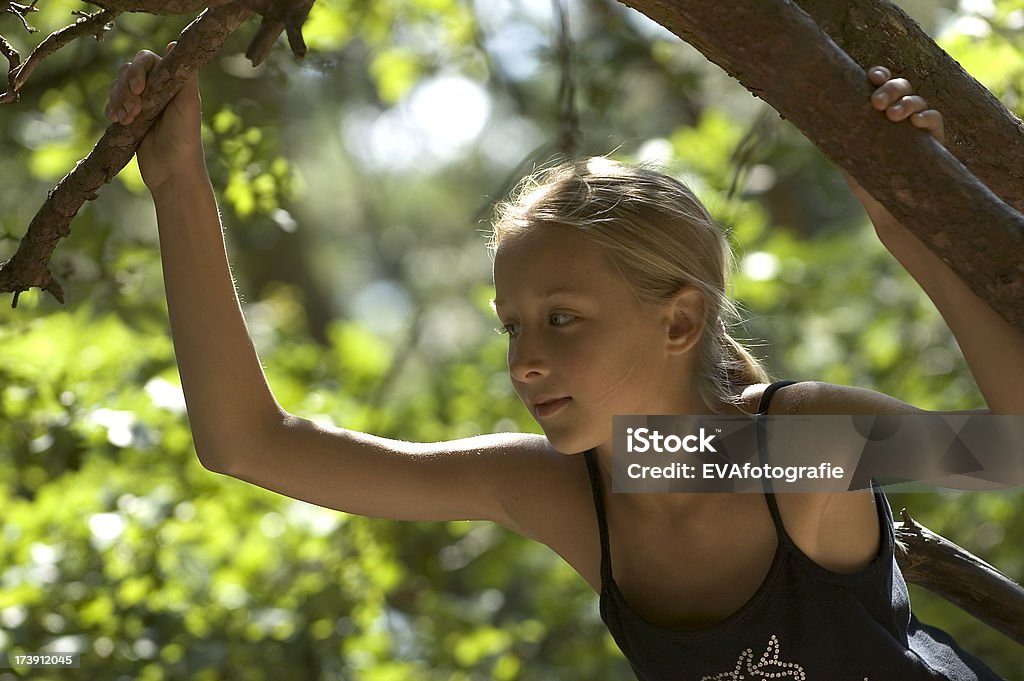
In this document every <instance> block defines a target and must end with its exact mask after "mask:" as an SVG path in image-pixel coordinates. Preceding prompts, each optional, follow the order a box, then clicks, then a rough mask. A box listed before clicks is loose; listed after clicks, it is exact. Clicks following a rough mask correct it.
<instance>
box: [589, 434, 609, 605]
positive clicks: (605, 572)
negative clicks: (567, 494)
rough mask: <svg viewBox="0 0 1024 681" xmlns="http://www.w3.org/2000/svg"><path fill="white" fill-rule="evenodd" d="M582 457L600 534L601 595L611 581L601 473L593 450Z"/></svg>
mask: <svg viewBox="0 0 1024 681" xmlns="http://www.w3.org/2000/svg"><path fill="white" fill-rule="evenodd" d="M583 457H584V458H585V459H586V461H587V474H588V475H589V476H590V491H591V493H592V494H593V496H594V511H595V513H596V514H597V528H598V531H599V532H600V535H601V595H602V596H603V595H605V593H606V592H607V591H608V588H609V586H610V585H611V583H612V553H611V547H610V544H609V542H608V521H607V519H606V518H605V514H604V498H603V497H602V495H601V474H600V472H599V471H598V470H597V460H596V459H595V457H594V450H593V449H591V450H588V451H587V452H586V453H585V454H584V455H583Z"/></svg>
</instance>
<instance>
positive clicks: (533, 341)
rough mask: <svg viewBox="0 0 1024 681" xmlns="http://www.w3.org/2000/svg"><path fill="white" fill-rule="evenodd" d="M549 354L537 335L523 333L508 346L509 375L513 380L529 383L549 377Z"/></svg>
mask: <svg viewBox="0 0 1024 681" xmlns="http://www.w3.org/2000/svg"><path fill="white" fill-rule="evenodd" d="M548 370H549V366H548V360H547V353H546V352H545V351H544V348H543V344H542V343H541V342H540V339H539V338H538V337H537V335H536V334H527V333H524V332H523V331H520V332H519V335H517V336H515V337H514V338H512V340H511V342H510V343H509V346H508V373H509V375H510V376H511V377H512V379H513V380H515V381H519V382H520V383H527V382H529V381H532V380H536V379H538V378H543V377H544V376H547V374H548Z"/></svg>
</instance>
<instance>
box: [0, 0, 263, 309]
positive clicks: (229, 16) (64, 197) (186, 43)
mask: <svg viewBox="0 0 1024 681" xmlns="http://www.w3.org/2000/svg"><path fill="white" fill-rule="evenodd" d="M250 14H251V11H250V10H249V9H248V8H246V7H242V6H240V5H235V4H232V5H225V6H222V7H215V8H211V9H209V10H207V11H206V12H204V13H203V14H202V15H201V16H200V17H199V18H198V19H196V20H195V21H194V22H192V23H191V24H189V25H188V26H187V27H186V28H185V30H184V31H182V34H181V36H180V37H179V38H178V45H177V47H175V49H174V50H173V51H172V52H171V54H169V55H168V56H167V58H166V59H164V60H163V61H162V62H161V63H160V65H159V66H158V67H157V68H155V69H154V70H153V73H152V74H151V75H150V80H149V85H150V91H151V92H152V93H153V96H152V97H149V98H147V99H146V101H145V102H144V104H143V109H142V112H141V113H140V114H139V116H138V118H136V120H135V121H134V122H133V123H132V124H131V125H127V126H122V125H119V124H113V125H111V126H109V127H108V128H107V130H106V132H105V133H104V134H103V136H102V137H101V138H100V140H99V142H97V143H96V146H95V147H93V149H92V151H91V152H89V155H88V156H87V157H86V158H85V159H83V160H82V161H80V162H79V163H78V164H77V165H76V166H75V167H74V169H73V170H72V171H71V172H70V173H68V174H67V175H66V176H64V178H63V179H62V180H61V181H60V182H58V183H57V186H56V187H54V188H53V190H52V191H51V192H50V195H49V197H48V198H47V200H46V202H45V203H44V204H43V206H42V207H41V208H40V209H39V212H38V213H36V215H35V217H34V218H33V219H32V222H31V223H30V224H29V228H28V231H27V232H26V234H25V236H24V238H23V239H22V241H21V244H20V245H19V246H18V250H17V252H16V253H15V254H14V256H13V257H12V258H11V259H10V260H8V261H6V262H3V263H0V292H4V293H14V294H15V297H14V305H15V306H16V305H17V300H18V298H17V297H18V294H19V293H20V292H21V291H26V290H28V289H29V288H32V287H36V288H40V289H43V290H45V291H49V292H50V293H51V294H52V295H53V296H54V297H55V298H57V300H59V301H61V302H63V298H64V294H63V291H62V290H61V287H60V284H59V283H58V282H57V280H56V279H55V278H54V276H53V273H52V272H51V270H50V266H49V261H50V255H51V254H52V253H53V249H54V248H55V247H56V245H57V242H58V241H60V239H62V238H64V237H66V236H67V235H68V234H69V233H70V227H69V225H70V224H71V219H72V218H73V217H74V216H75V214H76V213H78V210H79V209H80V208H81V207H82V205H83V204H84V203H85V201H87V200H91V199H93V198H95V196H96V192H97V190H99V188H100V187H101V186H103V184H105V183H107V182H109V181H110V180H111V179H112V178H113V177H114V176H115V175H116V174H117V173H118V172H119V171H120V170H121V169H122V168H123V167H124V166H126V165H127V164H128V162H129V161H130V160H131V158H132V156H133V155H134V153H135V148H136V147H137V146H138V144H139V142H140V141H141V140H142V138H143V137H144V136H145V134H146V132H147V131H148V130H149V127H150V126H151V125H152V124H153V121H154V120H156V118H157V117H158V116H159V115H160V112H161V111H162V110H163V108H164V106H166V105H167V103H168V102H169V101H170V100H171V99H172V98H173V97H174V95H175V93H176V92H177V91H178V90H179V89H180V88H181V86H182V84H184V83H185V81H187V80H188V79H189V77H191V76H192V74H193V73H195V71H196V70H197V69H199V68H200V67H202V66H205V65H206V64H208V63H209V62H210V61H212V60H213V57H214V56H215V55H216V53H217V51H218V50H219V49H220V47H221V46H222V45H223V44H224V41H225V40H227V38H228V36H230V35H231V33H232V32H234V31H235V29H237V28H238V27H239V26H241V24H242V23H243V22H244V21H245V20H246V19H247V18H248V17H249V16H250Z"/></svg>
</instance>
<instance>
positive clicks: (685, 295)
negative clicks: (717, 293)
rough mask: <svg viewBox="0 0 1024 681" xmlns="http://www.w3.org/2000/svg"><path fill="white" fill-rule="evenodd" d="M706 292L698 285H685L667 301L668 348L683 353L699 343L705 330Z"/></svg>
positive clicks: (672, 351)
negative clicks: (702, 291)
mask: <svg viewBox="0 0 1024 681" xmlns="http://www.w3.org/2000/svg"><path fill="white" fill-rule="evenodd" d="M706 309H707V308H706V306H705V304H704V294H703V293H701V290H700V289H699V288H697V287H696V286H684V287H682V288H681V289H679V290H678V291H677V292H676V294H675V295H674V296H672V299H671V300H670V301H669V302H668V303H667V307H666V313H667V317H668V334H667V343H668V344H667V349H668V351H669V353H670V354H673V355H681V354H684V353H686V352H689V351H690V350H692V349H693V348H694V346H696V345H697V342H698V341H699V340H700V337H701V334H702V333H703V332H704V326H705V323H704V320H705V317H706V314H707V313H706V311H705V310H706Z"/></svg>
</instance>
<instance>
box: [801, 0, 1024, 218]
mask: <svg viewBox="0 0 1024 681" xmlns="http://www.w3.org/2000/svg"><path fill="white" fill-rule="evenodd" d="M797 2H798V3H799V4H800V6H801V7H802V8H803V9H804V11H806V12H807V13H808V14H809V15H810V16H811V17H812V18H813V19H814V20H815V21H816V22H817V23H818V25H819V26H821V27H822V28H823V29H824V30H825V32H826V33H828V34H829V36H830V37H831V38H832V40H834V41H835V42H836V44H837V45H838V46H839V47H840V48H842V49H843V50H844V51H845V52H846V53H847V54H848V55H850V57H851V58H853V60H854V61H856V62H857V63H858V64H860V66H861V67H862V68H864V69H867V68H869V67H871V66H875V65H879V64H880V65H882V66H886V67H888V68H889V69H890V70H891V71H892V72H893V73H894V74H896V75H905V76H907V77H908V78H909V80H910V81H911V82H912V83H913V84H914V90H915V92H917V93H918V94H920V95H921V96H923V97H924V98H925V99H927V100H928V102H929V103H930V104H932V105H933V106H935V107H936V108H938V109H939V110H940V111H942V115H943V117H944V118H945V122H946V126H945V127H946V139H947V146H948V148H949V150H950V151H951V152H952V153H953V155H954V156H956V157H957V158H958V159H960V161H962V162H963V164H964V165H965V166H967V168H968V169H969V170H970V171H971V172H972V173H973V174H974V175H975V176H976V177H977V178H978V179H979V180H981V181H982V182H984V183H985V184H986V185H988V188H989V189H991V190H992V191H993V192H995V193H996V194H998V195H999V196H1000V197H1002V199H1003V200H1004V201H1006V202H1007V203H1009V204H1010V205H1012V206H1013V207H1014V208H1016V209H1017V210H1018V211H1024V122H1022V121H1021V120H1020V119H1019V118H1017V116H1015V115H1014V114H1013V112H1011V111H1010V110H1009V109H1007V108H1006V107H1005V106H1003V103H1002V102H1000V101H999V99H997V98H996V96H995V95H993V94H992V93H991V92H989V91H988V89H987V88H985V86H984V85H982V84H981V83H979V82H978V81H977V80H975V79H974V77H973V76H971V74H969V73H967V72H966V71H965V70H964V69H963V67H962V66H960V64H959V63H957V61H956V60H955V59H953V58H952V57H950V56H949V54H947V53H946V51H945V50H943V49H942V48H941V47H939V46H938V45H936V44H935V41H933V40H932V39H931V38H930V37H929V36H928V34H927V33H925V32H924V30H922V29H921V27H920V26H918V25H917V24H916V23H915V22H914V20H913V19H911V18H910V17H909V16H907V14H906V12H904V11H903V10H902V9H900V8H899V7H897V6H896V5H894V4H893V3H892V2H890V1H889V0H845V1H844V2H841V3H839V2H834V1H830V0H797ZM996 149H997V150H998V151H999V153H992V151H993V150H996Z"/></svg>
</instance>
